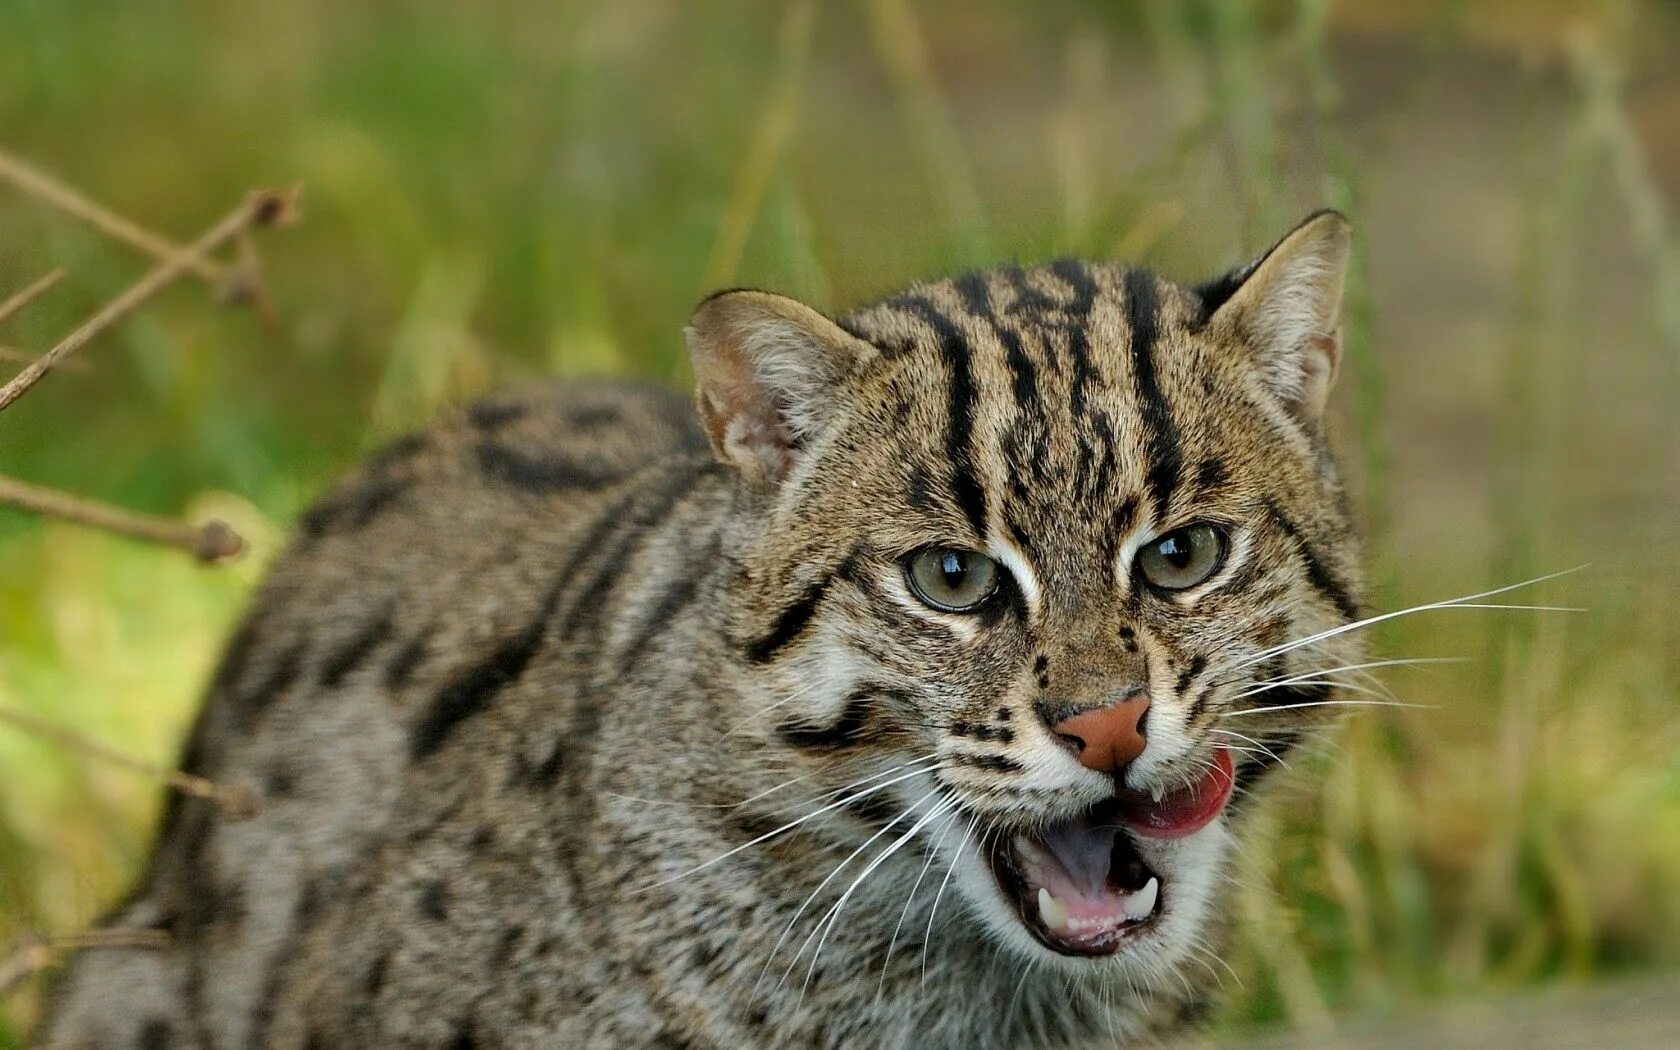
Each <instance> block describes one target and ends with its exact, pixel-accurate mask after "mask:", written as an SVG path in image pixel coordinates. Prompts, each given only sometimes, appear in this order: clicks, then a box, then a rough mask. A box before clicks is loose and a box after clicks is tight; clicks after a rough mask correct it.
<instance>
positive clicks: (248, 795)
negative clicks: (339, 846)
mask: <svg viewBox="0 0 1680 1050" xmlns="http://www.w3.org/2000/svg"><path fill="white" fill-rule="evenodd" d="M0 722H8V723H10V724H11V725H13V726H15V727H17V728H18V729H21V730H23V731H24V732H26V733H30V734H33V735H34V736H37V737H40V738H42V739H44V740H50V741H52V742H53V743H55V744H58V745H59V746H60V747H64V748H68V749H69V750H71V751H77V752H80V753H82V754H84V755H88V756H90V757H92V758H96V759H99V760H100V761H102V762H109V763H111V764H112V765H117V766H121V767H123V768H124V769H129V770H133V771H134V772H136V773H141V774H144V775H146V776H148V777H152V778H153V779H156V780H160V781H162V782H163V783H165V784H168V785H169V786H170V787H172V788H174V789H175V790H176V791H179V792H181V793H182V794H184V795H193V796H195V797H197V798H205V799H209V800H210V801H212V802H214V803H216V804H217V805H219V806H221V807H222V808H223V809H224V810H226V811H227V813H228V814H229V815H230V816H238V817H244V816H250V815H251V814H252V813H254V812H256V808H257V799H256V796H255V795H254V794H253V793H252V792H251V791H249V790H247V789H244V788H238V787H224V786H223V785H221V784H217V783H216V782H214V781H212V780H207V779H205V778H204V777H201V776H195V775H193V774H192V773H183V772H181V771H180V770H177V769H169V768H167V767H164V766H160V765H157V764H156V763H152V762H147V761H146V760H145V759H142V758H135V757H134V756H133V755H130V754H128V753H126V752H123V751H119V750H117V749H116V748H114V747H112V746H111V745H109V744H106V743H103V742H101V741H98V740H95V739H93V738H92V737H90V736H85V735H83V734H81V733H78V732H77V731H75V730H74V729H67V728H65V727H64V726H61V725H59V724H57V723H56V722H49V721H47V720H46V719H44V718H37V717H36V716H35V715H32V714H29V713H28V712H26V711H17V710H14V709H12V708H9V707H0Z"/></svg>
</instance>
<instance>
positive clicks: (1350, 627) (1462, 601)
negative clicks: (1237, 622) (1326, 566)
mask: <svg viewBox="0 0 1680 1050" xmlns="http://www.w3.org/2000/svg"><path fill="white" fill-rule="evenodd" d="M1584 568H1586V566H1585V565H1577V566H1575V567H1574V568H1572V569H1564V570H1562V571H1560V572H1553V573H1548V574H1546V575H1545V576H1536V577H1534V578H1533V579H1529V580H1523V581H1522V582H1521V583H1512V584H1507V585H1506V586H1504V587H1495V588H1493V589H1492V590H1488V591H1481V592H1479V593H1476V594H1467V595H1465V596H1464V597H1462V598H1449V599H1447V600H1445V601H1438V602H1428V603H1426V604H1423V605H1414V606H1412V607H1411V608H1409V609H1396V610H1395V611H1393V612H1386V613H1379V614H1378V615H1376V616H1369V617H1366V618H1365V619H1363V620H1355V621H1354V622H1353V623H1345V624H1341V625H1339V626H1336V627H1331V628H1329V629H1328V630H1324V631H1319V632H1318V633H1317V634H1312V635H1308V636H1307V637H1305V638H1299V639H1296V640H1295V641H1292V642H1284V643H1283V644H1282V645H1275V646H1272V647H1271V648H1270V649H1264V650H1262V651H1260V652H1258V653H1255V654H1254V655H1253V656H1250V657H1248V658H1246V659H1244V660H1242V661H1241V662H1239V663H1238V664H1237V665H1236V666H1237V667H1248V666H1250V665H1252V664H1257V663H1260V662H1261V661H1263V660H1270V659H1271V658H1272V657H1274V656H1280V655H1282V654H1283V653H1287V652H1289V651H1291V650H1294V649H1299V648H1301V647H1302V646H1306V645H1313V644H1316V643H1318V642H1321V641H1324V640H1325V639H1327V638H1334V637H1336V636H1337V635H1342V634H1346V633H1348V632H1349V631H1357V630H1361V629H1363V628H1366V627H1370V626H1372V625H1373V624H1379V623H1383V622H1385V621H1388V620H1395V619H1398V618H1400V617H1402V616H1410V615H1412V614H1413V613H1420V612H1429V611H1431V610H1434V609H1517V610H1522V609H1528V610H1534V611H1545V612H1580V611H1583V610H1579V609H1574V608H1571V607H1568V606H1530V605H1495V604H1488V603H1483V604H1473V603H1478V602H1480V600H1481V599H1483V598H1491V597H1493V596H1495V595H1499V594H1507V593H1509V592H1511V591H1515V590H1520V589H1521V588H1523V587H1531V586H1533V585H1535V584H1537V583H1545V582H1546V581H1547V580H1555V579H1557V578H1558V577H1559V576H1567V575H1569V574H1570V573H1572V572H1580V571H1581V570H1582V569H1584Z"/></svg>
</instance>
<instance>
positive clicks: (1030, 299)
mask: <svg viewBox="0 0 1680 1050" xmlns="http://www.w3.org/2000/svg"><path fill="white" fill-rule="evenodd" d="M1348 242H1349V234H1348V226H1347V223H1346V222H1345V221H1344V219H1343V218H1342V217H1341V216H1340V215H1338V214H1336V213H1333V212H1321V213H1319V214H1316V215H1314V216H1312V217H1310V218H1309V219H1308V220H1307V221H1306V222H1304V223H1303V224H1302V225H1300V226H1299V227H1297V228H1296V229H1295V230H1294V231H1293V232H1292V233H1290V234H1289V235H1288V236H1287V237H1285V238H1284V239H1283V240H1282V241H1281V242H1280V243H1279V244H1278V245H1277V246H1275V247H1274V248H1273V249H1271V250H1270V251H1268V252H1266V253H1265V254H1264V255H1262V256H1260V257H1259V258H1258V259H1256V260H1254V261H1253V262H1250V263H1249V264H1248V265H1245V266H1243V267H1241V268H1239V269H1237V270H1235V271H1233V272H1231V273H1229V274H1227V275H1226V276H1224V277H1221V278H1219V279H1217V280H1214V281H1211V282H1208V283H1205V284H1202V285H1198V286H1195V287H1184V286H1180V285H1177V284H1173V283H1169V282H1168V281H1166V280H1164V279H1162V278H1160V277H1158V276H1156V275H1155V274H1153V273H1151V272H1149V271H1147V270H1143V269H1136V268H1129V267H1126V266H1121V265H1114V264H1088V263H1083V262H1074V261H1063V262H1057V263H1052V264H1050V265H1047V266H1042V267H1036V268H1031V269H1022V268H1001V269H994V270H989V271H982V272H977V273H971V274H968V275H966V276H961V277H956V278H952V279H948V280H942V281H935V282H932V283H926V284H921V285H917V286H915V287H912V288H910V289H909V290H907V291H905V292H902V293H900V294H898V295H894V296H892V297H890V298H887V299H885V300H882V301H880V302H876V303H874V304H872V305H868V306H864V307H862V308H860V309H857V310H855V311H853V312H851V313H849V314H847V315H845V316H843V317H840V318H838V319H837V320H830V319H829V318H827V317H824V316H823V315H821V314H819V313H818V312H817V311H815V310H812V309H810V308H808V307H806V306H804V305H801V304H800V303H798V302H795V301H793V300H791V299H787V298H784V297H781V296H778V295H773V294H768V293H765V292H758V291H731V292H723V293H720V294H718V295H716V296H714V297H712V298H710V299H708V300H706V301H705V302H704V303H702V304H701V305H700V307H699V308H698V310H697V312H696V313H695V315H694V318H693V321H692V323H691V325H690V327H689V328H688V330H687V337H688V345H689V349H690V353H691V357H692V360H693V365H694V372H695V375H696V379H697V388H698V389H697V397H696V404H697V408H698V411H695V410H694V409H693V408H691V407H689V405H687V404H686V403H685V402H684V401H683V400H681V399H679V398H676V397H673V396H671V395H668V394H665V393H661V392H657V391H652V390H645V389H636V388H631V387H628V386H622V385H586V386H576V387H571V388H567V389H562V390H557V391H556V390H540V391H535V392H526V393H519V394H512V395H508V396H503V397H498V398H493V399H491V400H487V401H484V402H482V403H480V404H477V405H476V406H474V407H472V408H470V409H468V410H466V411H464V412H460V413H458V414H456V415H453V416H451V417H450V418H448V419H446V420H444V421H443V422H441V423H439V424H438V425H436V426H435V427H434V428H432V429H430V430H428V431H426V432H423V433H421V434H418V435H416V436H413V437H409V438H406V439H404V440H401V441H399V442H397V443H396V444H394V445H392V446H390V447H388V448H386V449H385V450H384V451H382V452H380V453H379V454H378V455H376V456H374V457H373V458H372V459H371V460H370V461H369V462H368V463H367V464H366V465H365V466H364V467H363V468H362V469H361V470H360V471H358V472H357V473H356V474H354V475H353V476H352V477H351V478H349V479H348V480H347V481H345V482H344V483H342V484H341V485H339V486H338V487H337V488H336V489H335V490H333V491H332V492H331V493H330V494H329V495H328V496H327V497H326V498H325V499H324V500H323V501H322V502H320V503H319V504H318V505H317V506H316V507H315V508H314V509H313V510H312V511H310V512H309V513H308V514H307V515H306V516H305V517H304V519H303V520H302V522H301V525H300V528H299V532H298V535H297V538H296V540H295V542H294V543H293V544H292V546H291V548H290V550H289V551H288V552H287V553H286V554H285V555H284V557H282V558H281V559H280V561H279V563H278V564H277V566H276V567H275V568H274V570H273V572H272V574H271V576H270V578H269V580H268V582H267V583H266V585H265V586H264V587H263V588H262V591H261V593H260V595H259V596H258V598H257V600H256V602H255V603H254V605H253V607H252V609H251V611H250V613H249V615H248V616H247V617H246V619H245V620H244V622H243V624H242V625H241V626H240V627H239V629H238V630H237V631H236V633H235V634H234V636H233V638H232V640H231V641H230V642H229V644H228V648H227V653H226V656H225V658H224V660H223V662H222V664H221V667H220V670H219V672H218V673H217V675H216V677H215V680H214V682H213V683H212V684H211V686H210V689H209V695H208V700H207V703H206V705H205V708H204V711H203V714H202V716H201V718H200V719H199V722H198V724H197V727H196V728H195V730H194V732H193V734H192V736H191V739H190V741H189V743H188V745H187V747H186V751H185V755H184V757H183V759H182V768H183V769H184V770H186V771H188V772H191V773H194V774H196V775H199V776H204V777H209V778H212V779H214V780H216V781H218V782H220V783H223V784H230V785H243V786H246V787H247V788H248V789H249V790H250V791H252V792H253V793H254V795H255V797H256V799H257V802H256V805H255V807H254V812H253V813H251V814H249V815H244V814H235V813H229V812H224V811H222V810H220V809H218V808H216V806H215V805H214V804H213V803H211V802H209V801H206V800H203V799H198V798H186V797H180V796H177V797H173V798H171V799H170V800H169V804H168V807H167V811H166V813H165V815H164V818H163V825H162V830H161V832H160V834H159V838H158V843H157V847H156V851H155V853H154V855H153V857H152V859H151V861H150V864H149V865H148V867H147V869H146V871H145V872H144V874H143V876H142V877H141V878H140V880H139V883H138V885H137V886H136V887H135V889H134V891H133V893H132V895H131V897H130V898H129V899H128V900H127V901H126V902H125V903H123V904H121V905H120V906H118V907H117V908H116V909H115V910H114V912H113V913H112V914H111V915H110V916H109V917H108V919H107V920H106V925H107V926H109V927H111V928H118V929H126V928H145V929H151V930H162V931H164V932H165V933H167V935H168V939H169V944H170V947H168V948H166V949H161V950H135V949H124V950H118V949H106V950H98V951H86V952H83V953H82V954H81V955H80V956H79V957H77V958H76V959H75V960H74V961H73V962H72V964H71V965H70V966H69V968H68V970H67V972H66V973H65V974H64V975H63V976H62V978H61V979H60V981H59V982H58V986H57V989H56V993H55V994H54V995H53V997H52V1007H51V1009H50V1011H49V1014H48V1016H47V1019H46V1021H45V1023H44V1026H43V1029H42V1032H41V1033H40V1034H41V1037H42V1038H43V1039H44V1040H45V1042H46V1043H48V1044H50V1045H53V1046H66V1047H79V1046H95V1047H189V1048H204V1050H208V1048H227V1047H240V1048H243V1047H337V1046H357V1047H361V1046H427V1047H491V1046H532V1047H560V1046H563V1047H630V1046H661V1047H679V1046H680V1047H744V1046H798V1047H805V1046H829V1047H840V1046H845V1047H859V1046H883V1047H899V1046H904V1047H908V1046H917V1047H965V1048H985V1047H1015V1046H1043V1047H1054V1046H1075V1045H1085V1044H1088V1043H1092V1042H1099V1043H1102V1044H1105V1045H1107V1044H1110V1043H1112V1042H1120V1043H1126V1042H1130V1041H1132V1040H1134V1039H1141V1038H1146V1037H1151V1036H1158V1035H1160V1034H1162V1033H1166V1032H1170V1031H1173V1030H1174V1029H1175V1028H1177V1027H1179V1026H1182V1025H1184V1024H1186V1023H1188V1021H1189V1019H1191V1018H1194V1017H1195V1016H1196V1015H1197V1014H1198V1013H1199V1012H1200V1011H1202V1010H1203V1009H1204V1007H1205V1006H1206V1005H1207V1003H1208V1002H1209V1000H1210V995H1211V991H1210V985H1211V984H1212V983H1213V980H1214V979H1213V977H1211V976H1210V973H1211V969H1210V968H1209V967H1208V966H1207V965H1206V962H1207V960H1208V958H1209V957H1210V956H1212V955H1213V954H1215V953H1217V951H1218V950H1219V945H1220V942H1221V938H1222V931H1223V927H1224V924H1225V915H1226V911H1227V906H1226V902H1225V899H1224V897H1225V893H1224V886H1225V882H1226V878H1227V869H1228V867H1229V866H1230V865H1231V864H1232V863H1233V861H1232V850H1231V847H1232V844H1233V841H1234V839H1240V837H1241V836H1242V834H1243V828H1244V809H1245V804H1246V800H1247V798H1248V797H1249V796H1250V795H1251V794H1252V793H1253V792H1254V791H1255V790H1256V789H1257V788H1258V787H1260V786H1261V784H1262V782H1263V781H1264V779H1265V778H1266V776H1267V774H1268V772H1269V771H1270V770H1271V769H1272V768H1273V767H1274V766H1275V765H1276V764H1277V763H1278V761H1279V760H1280V758H1281V756H1283V755H1284V754H1286V753H1287V752H1288V751H1289V750H1290V748H1292V747H1294V746H1296V744H1297V743H1298V742H1299V741H1301V740H1302V739H1303V738H1304V737H1306V736H1307V735H1308V734H1311V733H1312V732H1313V731H1314V730H1315V729H1317V728H1318V727H1319V726H1321V725H1322V724H1323V723H1324V722H1325V721H1326V719H1327V715H1328V712H1329V711H1330V710H1332V709H1331V708H1330V707H1329V706H1328V704H1327V702H1326V701H1327V700H1328V699H1329V689H1328V687H1327V686H1325V685H1323V684H1319V683H1321V682H1322V681H1323V680H1324V676H1323V675H1322V674H1319V673H1317V671H1318V669H1322V668H1342V667H1347V666H1349V665H1352V664H1353V663H1354V662H1355V661H1356V660H1357V659H1358V652H1359V649H1358V643H1357V642H1356V641H1355V637H1356V635H1355V634H1354V633H1353V632H1350V631H1340V632H1338V631H1337V630H1336V629H1337V628H1338V627H1341V626H1343V625H1347V624H1349V623H1351V622H1353V621H1354V620H1355V619H1356V616H1357V607H1358V597H1357V596H1358V594H1359V576H1358V552H1357V546H1356V540H1355V537H1354V531H1353V528H1352V526H1351V524H1350V520H1349V517H1350V516H1349V511H1348V509H1347V507H1346V505H1345V501H1344V497H1343V491H1342V486H1341V483H1340V482H1339V480H1338V475H1337V470H1336V467H1335V465H1334V462H1333V459H1332V456H1331V454H1330V451H1329V449H1328V445H1327V441H1326V437H1325V428H1324V425H1323V413H1324V410H1325V403H1326V399H1327V396H1328V393H1329V391H1330V387H1331V382H1332V378H1333V376H1334V375H1335V373H1336V367H1337V361H1338V357H1339V354H1340V342H1339V335H1338V331H1339V311H1340V303H1341V297H1342V284H1343V274H1344V270H1345V267H1346V263H1347V257H1348ZM1234 711H1242V712H1244V714H1245V716H1246V717H1244V718H1242V719H1240V720H1239V721H1226V720H1225V717H1226V716H1229V715H1230V714H1231V713H1232V712H1234ZM1232 727H1235V728H1232ZM1237 729H1240V732H1238V731H1236V730H1237Z"/></svg>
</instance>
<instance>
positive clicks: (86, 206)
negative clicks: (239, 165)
mask: <svg viewBox="0 0 1680 1050" xmlns="http://www.w3.org/2000/svg"><path fill="white" fill-rule="evenodd" d="M0 180H4V181H6V182H9V183H11V184H12V185H13V186H16V187H17V188H18V189H20V190H22V191H23V192H24V193H27V194H29V195H30V196H31V197H35V198H36V199H38V200H41V201H43V202H45V203H46V204H48V205H51V206H52V207H54V208H57V209H58V210H59V211H61V212H63V213H64V214H66V215H68V216H70V217H71V218H73V219H79V220H81V221H82V222H85V223H87V224H88V225H89V226H92V227H93V228H94V229H96V230H98V231H99V232H100V233H103V234H104V235H105V236H107V237H109V238H111V239H112V240H114V241H121V242H122V243H123V244H126V245H128V246H129V247H131V248H136V249H138V250H140V251H141V252H143V253H145V254H146V255H150V256H151V257H152V258H154V259H157V260H159V261H162V262H168V261H169V260H171V259H175V258H178V257H179V256H182V255H186V254H188V253H189V251H190V249H187V248H183V247H181V246H180V245H178V244H176V243H175V242H173V241H171V240H170V239H169V238H167V237H165V236H163V235H162V234H158V233H153V232H152V231H151V230H148V229H146V228H145V227H144V226H141V225H140V224H139V223H137V222H134V221H132V220H130V219H126V218H124V217H123V216H121V215H118V214H117V213H116V212H114V211H112V210H111V209H109V208H107V207H105V206H103V205H101V204H98V203H96V202H94V201H91V200H89V199H88V198H87V197H86V196H85V195H83V194H82V193H80V192H78V191H77V190H73V189H71V188H70V187H69V186H66V185H65V184H64V183H63V182H61V181H59V180H58V179H56V178H54V177H53V176H51V175H48V174H47V173H46V172H44V171H42V170H41V169H40V168H37V167H35V166H34V165H33V164H30V163H28V162H27V161H24V160H21V159H19V158H17V157H15V156H13V155H11V154H10V153H7V152H6V151H5V150H0ZM187 270H188V272H190V273H191V274H192V275H193V276H195V277H197V278H199V279H200V280H202V281H204V282H205V283H206V284H208V285H210V287H212V288H216V289H222V288H224V287H225V286H226V285H227V284H228V283H229V275H228V271H227V270H225V269H223V268H222V267H221V266H218V265H216V264H215V263H213V262H211V261H210V260H209V259H205V258H196V259H192V260H190V261H189V262H188V263H187Z"/></svg>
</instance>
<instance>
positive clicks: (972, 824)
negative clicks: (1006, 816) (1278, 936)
mask: <svg viewBox="0 0 1680 1050" xmlns="http://www.w3.org/2000/svg"><path fill="white" fill-rule="evenodd" d="M979 826H980V814H978V813H976V814H974V817H973V819H972V820H970V821H969V822H968V830H967V831H965V832H964V835H965V837H967V838H973V837H974V829H975V828H977V827H979ZM960 859H962V844H961V843H958V845H957V848H956V851H955V852H954V853H952V854H951V866H950V867H948V868H946V869H945V878H944V880H943V881H941V882H940V883H939V891H938V892H937V893H935V894H934V895H933V907H932V908H931V909H930V910H929V911H928V924H927V935H926V936H925V937H923V938H922V983H923V984H926V983H927V960H928V948H929V946H931V945H932V944H933V920H934V919H935V918H936V917H937V916H938V915H939V901H940V898H942V897H944V896H945V887H946V886H948V885H950V883H951V876H952V875H955V874H956V873H957V861H958V860H960Z"/></svg>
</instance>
